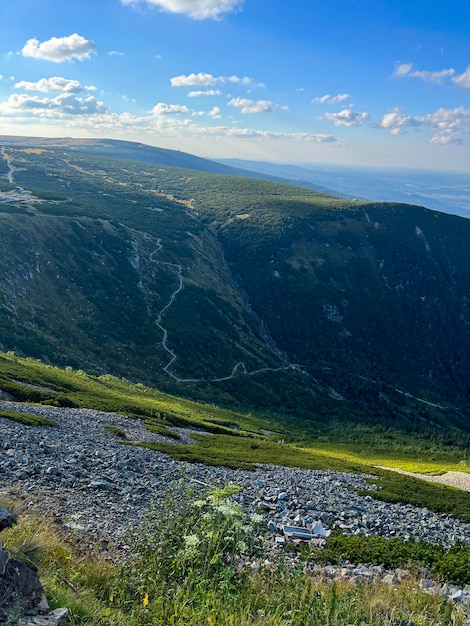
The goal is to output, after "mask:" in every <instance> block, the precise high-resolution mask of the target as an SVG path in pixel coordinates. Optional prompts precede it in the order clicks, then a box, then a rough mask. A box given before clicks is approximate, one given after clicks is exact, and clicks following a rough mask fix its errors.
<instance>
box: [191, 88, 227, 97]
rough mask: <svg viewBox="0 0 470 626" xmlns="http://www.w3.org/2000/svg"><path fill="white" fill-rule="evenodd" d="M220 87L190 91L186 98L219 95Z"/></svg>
mask: <svg viewBox="0 0 470 626" xmlns="http://www.w3.org/2000/svg"><path fill="white" fill-rule="evenodd" d="M221 95H222V92H221V91H220V89H206V90H205V91H190V92H189V93H188V98H200V97H201V96H221Z"/></svg>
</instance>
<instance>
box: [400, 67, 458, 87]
mask: <svg viewBox="0 0 470 626" xmlns="http://www.w3.org/2000/svg"><path fill="white" fill-rule="evenodd" d="M454 74H455V70H454V69H453V68H452V67H450V68H448V69H446V70H439V71H438V72H427V71H424V70H413V63H400V64H399V65H397V66H396V67H395V71H394V72H393V75H394V76H395V78H405V77H406V78H419V79H421V80H424V81H425V82H427V83H437V84H442V82H443V81H444V79H446V78H450V77H451V76H453V75H454Z"/></svg>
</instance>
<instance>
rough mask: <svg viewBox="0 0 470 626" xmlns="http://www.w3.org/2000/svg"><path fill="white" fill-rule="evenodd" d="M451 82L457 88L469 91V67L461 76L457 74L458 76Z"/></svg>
mask: <svg viewBox="0 0 470 626" xmlns="http://www.w3.org/2000/svg"><path fill="white" fill-rule="evenodd" d="M452 82H453V83H454V84H455V85H457V86H458V87H463V88H464V89H470V65H469V66H468V67H467V69H466V70H465V72H464V73H463V74H459V76H454V78H453V79H452Z"/></svg>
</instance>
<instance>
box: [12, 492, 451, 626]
mask: <svg viewBox="0 0 470 626" xmlns="http://www.w3.org/2000/svg"><path fill="white" fill-rule="evenodd" d="M237 492H238V487H236V486H235V485H228V486H227V487H222V488H215V489H211V490H209V491H208V492H207V493H206V494H205V495H204V496H199V497H196V496H194V495H193V494H191V493H188V492H186V493H182V491H181V490H180V489H176V490H174V491H172V492H170V493H168V495H167V497H166V499H165V502H164V503H163V504H161V505H160V506H157V505H155V506H153V507H152V509H151V511H150V512H149V514H148V515H147V517H146V518H145V520H144V521H143V523H142V525H141V527H140V528H139V529H138V530H136V532H135V533H134V535H133V537H132V538H130V539H129V546H130V552H129V554H128V556H127V557H126V559H125V560H124V562H120V563H112V562H109V561H106V560H105V559H104V558H103V557H102V556H100V555H99V554H98V553H96V554H92V553H91V552H90V549H89V548H88V549H86V550H83V549H81V548H80V546H81V545H83V544H82V542H81V541H79V540H78V541H75V540H74V538H73V536H72V537H70V536H69V537H68V539H66V538H65V537H64V536H63V535H62V534H61V532H60V531H59V530H58V529H57V528H56V527H54V526H53V525H52V523H47V522H45V521H44V520H43V519H40V518H37V517H34V516H31V515H29V516H26V515H24V516H22V517H21V518H20V521H19V523H18V525H17V526H16V527H14V528H12V529H9V530H7V531H4V532H3V533H2V541H3V543H4V546H5V547H6V548H7V549H8V550H11V551H12V552H14V553H15V554H16V555H18V556H21V551H22V550H23V553H25V554H24V555H23V556H26V558H29V557H31V556H33V557H34V562H35V563H37V564H38V566H39V573H40V577H41V580H42V581H43V583H44V584H45V587H46V591H47V595H48V598H49V601H50V603H51V606H52V607H58V606H67V607H68V608H69V610H70V623H71V624H72V626H146V625H147V626H153V625H155V626H157V625H168V626H169V625H172V626H183V625H184V626H188V625H189V626H226V625H227V626H304V625H305V624H309V625H311V626H326V625H328V626H344V625H345V624H354V625H356V626H359V625H361V624H367V625H368V626H379V625H380V626H392V625H393V624H396V623H399V622H400V620H404V621H407V622H413V623H414V624H416V625H417V626H437V625H438V624H440V625H441V626H461V625H462V624H463V612H462V609H461V608H460V607H458V606H455V605H452V604H450V603H449V602H447V601H446V600H445V599H443V598H441V597H439V596H432V595H428V594H426V593H424V592H423V591H422V590H420V589H419V587H418V585H417V583H416V582H413V580H407V581H406V582H404V583H402V584H399V585H397V586H396V587H393V588H392V587H389V586H387V585H385V584H382V583H368V584H360V585H358V586H354V585H352V584H351V583H349V582H346V581H345V582H338V583H334V584H326V583H325V582H324V581H323V580H322V579H321V577H320V578H319V577H315V576H312V575H311V574H309V573H308V572H307V571H306V570H304V568H303V562H302V561H301V560H299V566H294V567H292V566H288V565H287V563H284V562H283V560H282V558H281V559H279V560H273V559H272V558H271V560H270V561H268V560H266V553H265V550H264V548H265V541H266V536H265V534H264V532H263V527H264V523H263V522H264V520H263V518H262V517H261V516H260V515H249V514H247V513H246V512H244V511H243V509H242V508H241V507H240V506H239V504H238V503H237V502H236V500H235V498H236V494H237ZM354 539H357V542H358V543H359V539H358V538H354ZM382 541H383V542H386V540H382ZM335 542H336V543H335ZM379 544H380V542H378V543H377V544H376V548H377V547H378V548H380V549H378V548H377V549H376V550H375V551H374V549H373V546H374V542H370V544H369V553H368V556H369V557H370V559H371V560H374V559H380V555H382V557H383V556H384V547H383V546H381V545H379ZM25 546H34V551H33V554H32V553H31V551H28V550H25V549H24V547H25ZM39 546H40V547H41V551H40V554H38V547H39ZM22 547H23V548H22ZM340 548H342V549H343V548H344V544H343V545H342V546H341V545H339V544H338V540H337V539H333V541H332V543H331V548H330V550H329V549H328V547H327V550H326V551H325V552H324V553H323V555H324V556H328V557H330V556H331V557H332V559H333V560H334V558H338V550H339V549H340ZM395 548H396V546H395ZM434 548H435V549H436V550H437V552H439V551H440V552H439V554H441V556H442V554H443V551H442V550H440V548H438V547H437V548H436V547H432V546H430V547H429V550H430V551H432V550H433V549H434ZM437 552H436V554H437ZM391 553H393V549H392V550H391ZM363 554H365V553H363ZM310 556H312V555H310ZM317 556H318V555H317ZM356 556H359V554H356ZM361 556H362V555H361ZM389 560H390V559H389ZM384 562H385V560H384ZM390 565H391V566H393V565H394V561H393V559H392V560H391V561H390Z"/></svg>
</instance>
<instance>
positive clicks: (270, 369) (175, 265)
mask: <svg viewBox="0 0 470 626" xmlns="http://www.w3.org/2000/svg"><path fill="white" fill-rule="evenodd" d="M162 248H163V245H162V243H161V239H158V240H157V248H156V249H155V250H154V251H153V252H152V253H151V254H150V261H151V262H152V263H156V264H157V265H167V266H168V267H172V268H174V269H175V270H176V275H177V277H178V286H177V288H176V289H175V290H174V291H173V293H172V294H171V296H170V299H169V301H168V302H167V304H166V305H165V306H164V307H163V308H162V309H161V311H160V312H159V313H158V316H157V319H156V320H155V324H156V325H157V326H158V328H159V329H160V330H161V331H162V333H163V337H162V341H161V345H162V347H163V349H164V350H165V351H166V352H167V353H168V355H169V357H170V360H169V361H168V363H167V364H166V365H165V366H164V367H163V368H162V369H163V371H164V372H165V373H166V374H168V376H171V378H173V380H176V381H177V382H179V383H215V382H221V381H223V380H231V379H232V378H235V375H236V374H237V373H238V372H241V374H242V375H244V376H254V375H256V374H260V373H261V372H281V371H285V370H288V369H301V366H300V365H296V364H293V363H289V364H287V365H281V366H279V367H262V368H260V369H257V370H252V371H251V372H250V371H248V370H247V368H246V366H245V363H243V361H240V362H239V363H237V364H236V365H234V367H233V369H232V371H231V373H230V374H228V375H226V376H222V377H220V378H209V379H208V378H179V377H178V376H176V375H175V374H173V372H170V367H171V366H172V365H173V363H174V362H175V361H176V359H177V358H178V357H177V354H176V353H175V352H174V350H172V349H171V348H170V347H169V345H168V330H167V328H165V326H163V325H162V319H163V316H164V315H165V313H166V312H167V311H168V309H169V308H170V307H171V305H172V304H173V303H174V301H175V300H176V297H177V295H178V294H179V292H180V291H181V290H182V289H183V286H184V285H183V268H182V266H181V265H180V264H179V263H169V262H167V261H158V260H157V259H156V258H155V255H157V254H158V253H159V252H160V250H161V249H162Z"/></svg>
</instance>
